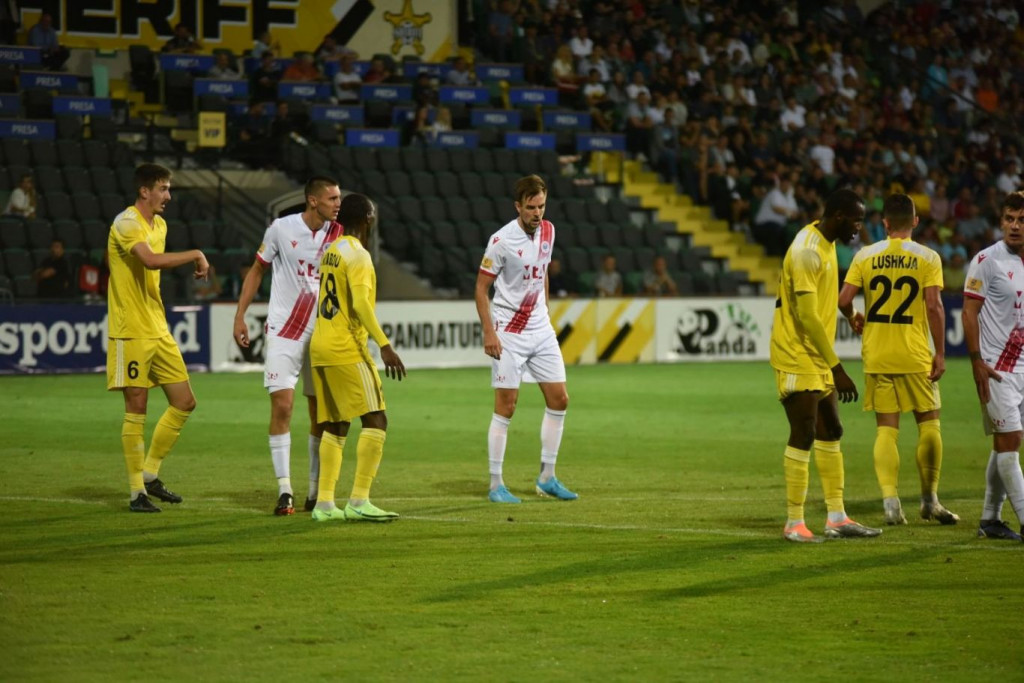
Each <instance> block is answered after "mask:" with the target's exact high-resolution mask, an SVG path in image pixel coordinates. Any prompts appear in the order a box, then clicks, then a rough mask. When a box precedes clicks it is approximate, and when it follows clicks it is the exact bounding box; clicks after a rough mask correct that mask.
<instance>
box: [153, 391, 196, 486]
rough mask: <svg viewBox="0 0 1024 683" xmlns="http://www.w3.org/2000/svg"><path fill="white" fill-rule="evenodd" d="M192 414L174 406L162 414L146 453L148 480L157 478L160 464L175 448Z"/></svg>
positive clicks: (168, 407)
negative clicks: (182, 429)
mask: <svg viewBox="0 0 1024 683" xmlns="http://www.w3.org/2000/svg"><path fill="white" fill-rule="evenodd" d="M191 414H192V413H191V412H185V411H184V410H178V409H177V408H175V407H174V406H167V410H165V411H164V414H163V415H161V416H160V421H159V422H157V423H156V429H154V430H153V441H152V442H151V443H150V444H149V453H147V454H146V463H145V467H144V468H143V469H144V470H145V478H146V480H147V481H153V480H154V479H156V476H157V474H158V473H159V472H160V464H161V463H162V462H163V460H164V458H166V457H167V454H168V453H170V452H171V449H172V448H174V444H175V443H176V442H177V441H178V435H179V434H181V428H182V427H184V426H185V420H187V419H188V416H189V415H191Z"/></svg>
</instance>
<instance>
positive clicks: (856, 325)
mask: <svg viewBox="0 0 1024 683" xmlns="http://www.w3.org/2000/svg"><path fill="white" fill-rule="evenodd" d="M847 320H848V321H849V323H850V327H852V328H853V333H854V334H858V335H859V334H861V333H863V332H864V314H863V313H861V312H860V311H854V312H853V315H852V316H850V317H849V318H847Z"/></svg>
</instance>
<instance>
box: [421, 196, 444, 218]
mask: <svg viewBox="0 0 1024 683" xmlns="http://www.w3.org/2000/svg"><path fill="white" fill-rule="evenodd" d="M420 207H421V211H422V212H423V213H422V220H423V221H425V222H427V223H432V222H434V221H446V220H448V207H447V206H446V205H445V202H444V201H442V200H441V199H438V198H437V197H428V198H425V199H421V200H420Z"/></svg>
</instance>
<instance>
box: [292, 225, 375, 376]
mask: <svg viewBox="0 0 1024 683" xmlns="http://www.w3.org/2000/svg"><path fill="white" fill-rule="evenodd" d="M357 285H365V286H367V287H369V288H370V305H371V306H373V305H374V304H375V303H376V301H377V274H376V272H374V270H373V261H372V260H371V259H370V252H368V251H367V250H366V249H365V248H364V247H363V245H362V243H360V242H359V240H358V239H356V238H355V237H353V236H351V235H345V236H343V237H339V238H338V239H337V240H336V241H335V242H334V243H333V244H331V247H330V248H329V249H328V250H327V251H325V252H324V255H323V257H321V259H320V296H319V298H318V299H317V307H316V323H315V324H314V326H313V337H312V339H311V340H310V342H309V359H310V363H311V364H312V365H313V366H314V367H321V366H326V365H351V364H353V363H362V362H366V361H370V360H371V358H370V352H369V351H368V350H367V348H366V340H367V338H368V337H369V334H368V333H367V331H366V328H365V327H363V324H362V323H361V322H360V321H359V317H358V316H357V315H356V312H355V310H354V308H353V306H352V289H353V288H354V287H356V286H357Z"/></svg>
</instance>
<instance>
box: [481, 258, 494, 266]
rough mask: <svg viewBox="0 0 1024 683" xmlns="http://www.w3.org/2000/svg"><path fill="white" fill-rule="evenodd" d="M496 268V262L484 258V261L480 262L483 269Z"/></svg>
mask: <svg viewBox="0 0 1024 683" xmlns="http://www.w3.org/2000/svg"><path fill="white" fill-rule="evenodd" d="M493 266H494V261H492V260H491V259H489V258H487V257H486V256H484V260H483V261H481V262H480V267H481V268H491V267H493Z"/></svg>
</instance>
